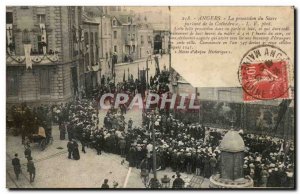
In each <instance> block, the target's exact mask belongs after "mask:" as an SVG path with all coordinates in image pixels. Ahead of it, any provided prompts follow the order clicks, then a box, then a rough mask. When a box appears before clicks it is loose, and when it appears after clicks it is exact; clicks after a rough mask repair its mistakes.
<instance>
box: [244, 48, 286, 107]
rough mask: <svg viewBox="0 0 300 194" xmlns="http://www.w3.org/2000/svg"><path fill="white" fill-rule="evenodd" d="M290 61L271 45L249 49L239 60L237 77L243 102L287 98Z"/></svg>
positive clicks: (283, 53)
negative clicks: (241, 89)
mask: <svg viewBox="0 0 300 194" xmlns="http://www.w3.org/2000/svg"><path fill="white" fill-rule="evenodd" d="M289 67H290V59H289V57H288V56H287V55H286V53H285V52H284V51H282V50H281V49H280V48H278V47H276V46H272V45H260V46H257V47H254V48H252V49H250V50H249V51H248V52H247V53H246V54H245V55H244V56H243V58H242V59H241V62H240V66H239V71H238V77H239V81H240V84H241V85H242V88H243V100H244V101H256V100H273V99H285V98H289V78H288V74H289V73H288V71H289Z"/></svg>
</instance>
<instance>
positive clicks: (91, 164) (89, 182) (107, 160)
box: [6, 109, 208, 188]
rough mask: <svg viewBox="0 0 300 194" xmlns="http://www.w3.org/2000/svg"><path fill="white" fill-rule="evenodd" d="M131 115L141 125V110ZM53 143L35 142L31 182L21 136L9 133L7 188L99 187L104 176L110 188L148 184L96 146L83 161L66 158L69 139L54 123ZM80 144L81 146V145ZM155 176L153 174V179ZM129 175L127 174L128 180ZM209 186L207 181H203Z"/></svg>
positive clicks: (101, 115)
mask: <svg viewBox="0 0 300 194" xmlns="http://www.w3.org/2000/svg"><path fill="white" fill-rule="evenodd" d="M105 114H106V112H105V111H100V112H99V118H100V124H99V125H100V126H102V125H103V118H104V116H105ZM129 118H132V120H133V125H134V126H135V125H137V126H139V125H141V122H142V114H141V111H140V110H138V109H136V110H130V111H128V113H127V114H125V121H128V119H129ZM52 131H53V132H52V133H53V138H54V141H53V144H52V145H49V146H48V147H47V148H46V149H45V150H44V151H40V149H39V147H38V145H36V144H32V156H33V158H34V163H35V166H36V179H35V182H34V183H31V184H30V183H29V174H28V173H27V171H26V169H27V167H26V162H27V160H26V159H25V157H24V148H23V146H22V145H21V137H19V136H17V137H15V136H12V135H8V136H7V153H6V154H7V158H6V165H7V187H9V188H46V187H48V188H100V187H101V184H102V183H103V181H104V179H106V178H107V179H108V180H109V185H110V187H113V182H114V181H115V182H117V183H118V188H143V187H145V186H144V185H143V183H142V179H141V178H140V169H137V168H129V167H128V162H125V163H124V164H123V165H122V164H121V161H122V160H123V158H121V157H120V156H119V155H115V154H108V153H103V154H102V155H100V156H98V155H97V154H96V151H95V150H94V149H86V151H87V153H86V154H84V153H82V152H81V153H80V160H77V161H76V160H69V159H68V158H67V149H66V148H67V142H68V141H67V140H59V131H58V126H53V129H52ZM80 147H81V146H80ZM15 153H18V154H19V158H20V160H21V164H22V172H23V173H22V174H21V176H20V178H19V180H16V178H15V175H14V171H13V167H12V165H11V159H12V158H13V157H14V154H15ZM164 175H168V177H172V176H173V175H175V173H174V172H172V170H171V169H166V170H164V171H158V172H157V176H158V178H159V179H160V178H162V177H163V176H164ZM152 176H153V175H150V178H151V177H152ZM126 177H128V178H127V179H128V180H126ZM182 177H183V179H185V181H189V180H190V179H191V178H192V175H187V174H183V175H182ZM202 186H203V187H208V180H207V179H205V182H204V183H203V184H202Z"/></svg>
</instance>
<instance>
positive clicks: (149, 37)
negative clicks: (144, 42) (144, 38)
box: [148, 36, 152, 44]
mask: <svg viewBox="0 0 300 194" xmlns="http://www.w3.org/2000/svg"><path fill="white" fill-rule="evenodd" d="M148 43H149V44H151V43H152V40H151V36H148Z"/></svg>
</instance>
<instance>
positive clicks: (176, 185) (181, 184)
mask: <svg viewBox="0 0 300 194" xmlns="http://www.w3.org/2000/svg"><path fill="white" fill-rule="evenodd" d="M176 175H177V178H176V179H175V180H174V181H173V185H172V188H174V189H181V188H184V184H185V183H184V181H183V179H182V178H180V173H179V172H177V173H176Z"/></svg>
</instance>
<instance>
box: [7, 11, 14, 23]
mask: <svg viewBox="0 0 300 194" xmlns="http://www.w3.org/2000/svg"><path fill="white" fill-rule="evenodd" d="M12 23H13V12H6V24H12Z"/></svg>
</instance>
